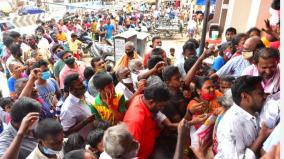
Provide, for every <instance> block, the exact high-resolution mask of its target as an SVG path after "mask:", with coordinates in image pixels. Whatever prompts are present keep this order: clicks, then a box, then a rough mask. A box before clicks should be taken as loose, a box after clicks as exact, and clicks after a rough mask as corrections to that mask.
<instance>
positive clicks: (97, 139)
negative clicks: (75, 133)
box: [87, 129, 104, 159]
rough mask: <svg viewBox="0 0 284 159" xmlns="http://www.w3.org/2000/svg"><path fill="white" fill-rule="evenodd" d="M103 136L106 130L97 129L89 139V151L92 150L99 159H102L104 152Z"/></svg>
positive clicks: (90, 134) (91, 133)
mask: <svg viewBox="0 0 284 159" xmlns="http://www.w3.org/2000/svg"><path fill="white" fill-rule="evenodd" d="M103 136H104V130H103V129H96V130H93V131H91V132H90V133H89V134H88V137H87V144H88V145H89V148H88V150H90V151H91V152H92V153H93V154H94V156H95V157H96V158H97V159H98V158H99V157H100V154H101V153H102V152H103V151H104V147H103Z"/></svg>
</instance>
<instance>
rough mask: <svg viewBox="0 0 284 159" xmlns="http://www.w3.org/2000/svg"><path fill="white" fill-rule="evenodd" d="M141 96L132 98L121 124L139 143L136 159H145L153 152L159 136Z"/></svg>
mask: <svg viewBox="0 0 284 159" xmlns="http://www.w3.org/2000/svg"><path fill="white" fill-rule="evenodd" d="M142 97H143V95H137V96H135V97H134V98H133V100H132V102H131V104H130V106H129V108H128V110H127V112H126V114H125V116H124V119H123V122H124V123H125V125H126V126H127V128H128V131H129V132H130V134H131V135H133V137H134V139H135V140H137V141H138V142H139V143H140V148H139V152H138V155H137V157H138V159H147V158H149V157H150V155H151V154H152V152H153V150H154V146H155V143H156V137H158V136H159V129H158V123H157V120H155V117H154V115H153V114H152V113H151V112H150V111H149V109H148V108H147V106H146V105H145V104H144V102H143V100H142Z"/></svg>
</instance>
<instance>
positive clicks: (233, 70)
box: [216, 56, 251, 77]
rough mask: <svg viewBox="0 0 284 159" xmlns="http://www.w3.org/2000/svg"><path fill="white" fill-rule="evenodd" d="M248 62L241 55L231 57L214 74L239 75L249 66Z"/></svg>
mask: <svg viewBox="0 0 284 159" xmlns="http://www.w3.org/2000/svg"><path fill="white" fill-rule="evenodd" d="M250 65H251V64H250V62H249V61H248V60H246V59H244V58H243V57H242V56H237V57H234V58H231V59H230V60H229V61H228V62H227V63H226V64H225V65H224V66H223V67H222V68H220V69H219V70H218V71H217V72H216V74H217V75H218V76H219V77H221V76H234V77H239V76H241V74H242V72H243V71H244V69H245V68H246V67H248V66H250Z"/></svg>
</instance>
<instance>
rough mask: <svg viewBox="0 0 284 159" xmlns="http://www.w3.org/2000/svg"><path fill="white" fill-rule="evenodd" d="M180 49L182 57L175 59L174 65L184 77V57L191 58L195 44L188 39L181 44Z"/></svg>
mask: <svg viewBox="0 0 284 159" xmlns="http://www.w3.org/2000/svg"><path fill="white" fill-rule="evenodd" d="M182 50H183V52H182V57H181V58H179V59H178V60H177V61H176V63H175V66H177V67H178V69H179V72H180V73H181V76H182V77H184V76H185V75H186V73H187V72H185V70H184V62H185V60H186V59H189V58H192V57H194V56H195V55H196V45H195V44H194V43H193V42H191V41H188V42H186V43H185V44H184V45H183V47H182Z"/></svg>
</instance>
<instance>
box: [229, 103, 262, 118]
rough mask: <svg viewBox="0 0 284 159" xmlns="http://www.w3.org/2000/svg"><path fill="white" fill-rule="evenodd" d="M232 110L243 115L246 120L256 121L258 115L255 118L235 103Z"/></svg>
mask: <svg viewBox="0 0 284 159" xmlns="http://www.w3.org/2000/svg"><path fill="white" fill-rule="evenodd" d="M232 108H233V109H234V110H235V112H238V113H239V114H241V115H242V116H243V117H244V118H245V119H246V120H256V116H257V114H256V116H253V115H251V114H250V113H248V112H247V111H245V110H244V109H243V108H241V107H240V106H238V105H237V104H235V103H234V104H233V106H232Z"/></svg>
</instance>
